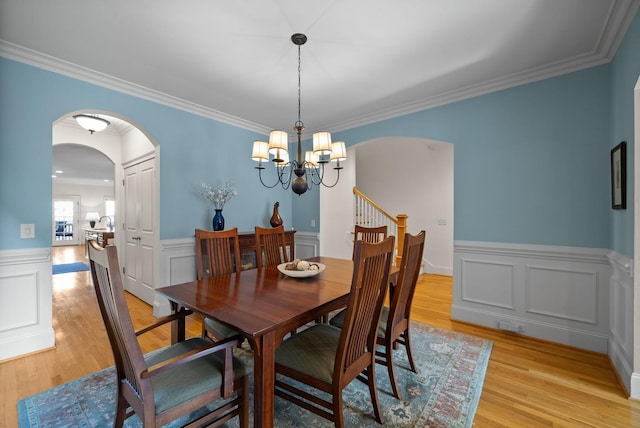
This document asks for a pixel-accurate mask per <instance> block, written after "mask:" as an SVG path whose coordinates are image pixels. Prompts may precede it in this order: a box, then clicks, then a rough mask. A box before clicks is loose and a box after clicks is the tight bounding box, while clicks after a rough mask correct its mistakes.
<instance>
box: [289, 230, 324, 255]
mask: <svg viewBox="0 0 640 428" xmlns="http://www.w3.org/2000/svg"><path fill="white" fill-rule="evenodd" d="M319 248H320V240H319V239H318V234H317V233H310V232H296V235H295V253H296V258H297V259H308V258H311V257H316V256H319V255H320V254H318V253H319V252H320V250H319Z"/></svg>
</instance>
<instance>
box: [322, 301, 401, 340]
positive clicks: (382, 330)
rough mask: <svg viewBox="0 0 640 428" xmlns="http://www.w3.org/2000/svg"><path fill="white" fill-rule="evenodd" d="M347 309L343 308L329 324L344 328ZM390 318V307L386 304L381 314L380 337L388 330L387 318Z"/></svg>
mask: <svg viewBox="0 0 640 428" xmlns="http://www.w3.org/2000/svg"><path fill="white" fill-rule="evenodd" d="M346 312H347V310H346V309H345V310H342V311H340V312H339V313H338V314H336V316H334V317H333V318H331V319H330V320H329V324H331V325H332V326H335V327H338V328H342V325H343V324H344V317H345V315H346ZM388 318H389V308H388V307H387V306H384V307H383V308H382V314H380V324H378V337H384V335H385V333H386V332H387V319H388Z"/></svg>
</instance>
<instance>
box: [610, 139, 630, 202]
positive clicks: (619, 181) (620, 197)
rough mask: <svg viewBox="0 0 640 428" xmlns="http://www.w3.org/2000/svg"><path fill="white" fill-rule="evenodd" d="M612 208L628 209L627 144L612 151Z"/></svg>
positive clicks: (622, 143) (623, 143) (624, 142)
mask: <svg viewBox="0 0 640 428" xmlns="http://www.w3.org/2000/svg"><path fill="white" fill-rule="evenodd" d="M611 208H613V209H614V210H624V209H626V208H627V142H626V141H623V142H621V143H620V144H618V145H617V146H615V147H614V148H613V149H611Z"/></svg>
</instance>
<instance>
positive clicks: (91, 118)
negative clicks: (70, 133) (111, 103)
mask: <svg viewBox="0 0 640 428" xmlns="http://www.w3.org/2000/svg"><path fill="white" fill-rule="evenodd" d="M73 118H74V119H75V120H76V122H78V125H80V126H82V127H83V128H84V129H86V130H87V131H89V132H91V133H92V134H93V133H94V132H96V131H98V132H99V131H102V130H103V129H105V128H106V127H107V126H109V125H111V122H109V121H108V120H107V119H103V118H101V117H98V115H97V114H76V115H75V116H73Z"/></svg>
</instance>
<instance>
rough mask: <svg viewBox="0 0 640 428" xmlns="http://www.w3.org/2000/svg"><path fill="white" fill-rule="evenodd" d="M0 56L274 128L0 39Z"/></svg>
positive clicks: (225, 119)
mask: <svg viewBox="0 0 640 428" xmlns="http://www.w3.org/2000/svg"><path fill="white" fill-rule="evenodd" d="M0 56H2V57H5V58H8V59H11V60H14V61H18V62H22V63H25V64H28V65H32V66H34V67H38V68H41V69H44V70H48V71H51V72H53V73H58V74H62V75H64V76H67V77H71V78H74V79H78V80H82V81H84V82H88V83H92V84H95V85H98V86H101V87H104V88H107V89H112V90H114V91H117V92H121V93H123V94H127V95H131V96H134V97H137V98H142V99H145V100H148V101H152V102H155V103H158V104H162V105H165V106H168V107H173V108H176V109H178V110H182V111H185V112H188V113H193V114H196V115H198V116H202V117H206V118H209V119H213V120H216V121H218V122H222V123H226V124H228V125H233V126H237V127H239V128H243V129H247V130H249V131H255V132H259V133H261V134H268V133H269V131H270V130H271V129H270V128H268V127H266V126H264V125H260V124H257V123H254V122H251V121H248V120H245V119H242V118H239V117H236V116H232V115H230V114H226V113H223V112H220V111H218V110H214V109H211V108H208V107H204V106H202V105H199V104H195V103H192V102H190V101H186V100H183V99H181V98H177V97H174V96H171V95H168V94H165V93H163V92H160V91H156V90H154V89H150V88H147V87H144V86H141V85H137V84H135V83H131V82H127V81H125V80H122V79H119V78H117V77H113V76H110V75H108V74H105V73H101V72H99V71H95V70H92V69H89V68H86V67H82V66H79V65H76V64H73V63H71V62H68V61H63V60H61V59H58V58H55V57H52V56H49V55H46V54H43V53H40V52H36V51H34V50H31V49H27V48H24V47H22V46H18V45H15V44H13V43H9V42H6V41H4V40H0Z"/></svg>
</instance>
